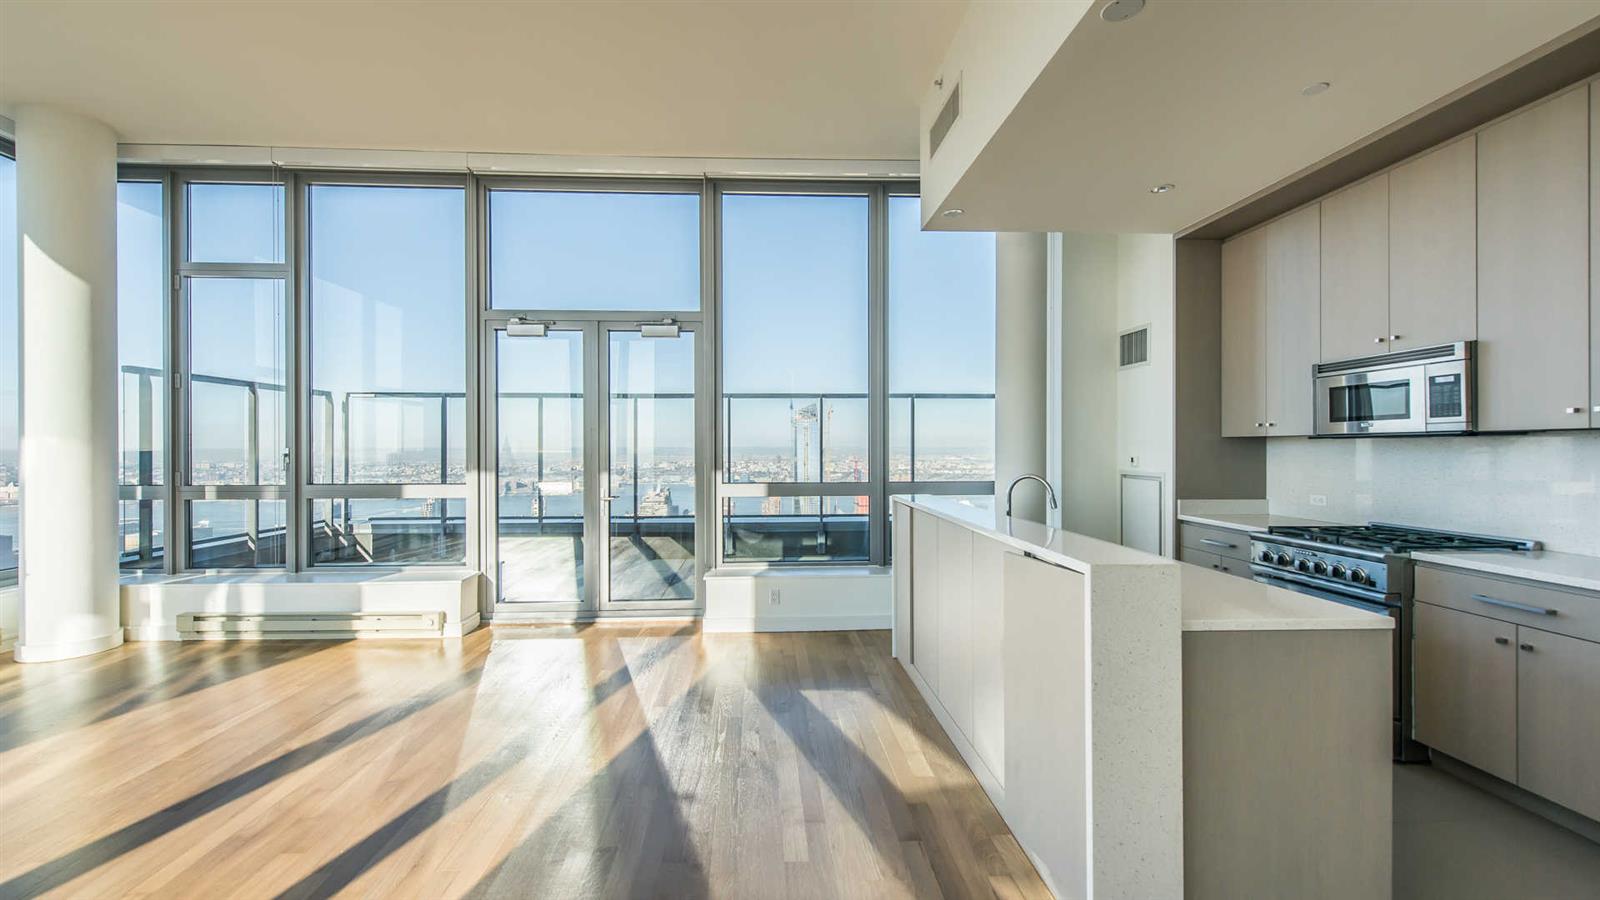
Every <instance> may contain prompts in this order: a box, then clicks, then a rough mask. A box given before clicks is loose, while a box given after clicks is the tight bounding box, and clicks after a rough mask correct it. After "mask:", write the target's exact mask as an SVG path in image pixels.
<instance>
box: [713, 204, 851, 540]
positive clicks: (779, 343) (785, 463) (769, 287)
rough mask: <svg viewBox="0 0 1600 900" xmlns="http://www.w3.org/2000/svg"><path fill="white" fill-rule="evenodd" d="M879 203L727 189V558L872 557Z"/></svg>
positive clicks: (724, 290) (724, 495)
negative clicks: (874, 228)
mask: <svg viewBox="0 0 1600 900" xmlns="http://www.w3.org/2000/svg"><path fill="white" fill-rule="evenodd" d="M871 207H872V201H871V197H870V195H869V194H868V193H866V192H865V191H857V190H848V189H846V190H841V191H839V192H837V193H788V192H767V191H763V192H756V191H751V192H733V191H729V192H724V193H722V194H721V209H720V222H721V263H722V271H721V317H722V318H721V321H722V328H721V335H722V369H721V383H722V449H723V467H724V470H723V481H724V485H723V488H722V498H723V499H722V503H723V509H722V515H723V524H722V555H723V559H724V560H728V561H752V562H754V561H762V562H797V561H823V560H865V559H867V558H868V557H869V553H870V550H869V537H868V535H869V527H868V523H869V509H870V505H869V504H870V502H871V501H870V499H869V497H870V492H869V489H868V481H869V475H870V473H871V462H870V453H869V445H870V441H871V429H870V428H869V427H868V422H869V409H870V404H869V397H870V360H869V358H870V346H871V344H870V337H869V319H870V305H871V304H870V294H871V283H872V277H871V267H870V265H869V251H870V242H871V240H870V236H871V222H872V216H871V211H872V210H871Z"/></svg>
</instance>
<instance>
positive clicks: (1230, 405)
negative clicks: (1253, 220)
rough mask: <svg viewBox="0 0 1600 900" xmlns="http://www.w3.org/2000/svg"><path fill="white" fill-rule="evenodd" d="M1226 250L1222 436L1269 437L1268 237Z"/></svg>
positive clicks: (1238, 241) (1239, 241) (1248, 237)
mask: <svg viewBox="0 0 1600 900" xmlns="http://www.w3.org/2000/svg"><path fill="white" fill-rule="evenodd" d="M1265 231H1266V230H1265V229H1260V228H1258V229H1256V230H1255V231H1252V232H1249V233H1248V234H1242V235H1239V236H1238V237H1236V238H1234V239H1232V240H1230V241H1228V242H1226V243H1224V244H1223V245H1222V435H1223V437H1252V436H1260V435H1265V434H1266V433H1267V392H1266V389H1267V386H1266V381H1265V378H1264V377H1263V376H1264V374H1265V371H1266V357H1265V352H1266V351H1265V347H1266V326H1267V318H1266V307H1267V285H1266V233H1265Z"/></svg>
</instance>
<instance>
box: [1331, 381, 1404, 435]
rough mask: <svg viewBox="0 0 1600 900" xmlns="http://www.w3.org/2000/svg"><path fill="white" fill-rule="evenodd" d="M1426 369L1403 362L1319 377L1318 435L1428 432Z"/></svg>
mask: <svg viewBox="0 0 1600 900" xmlns="http://www.w3.org/2000/svg"><path fill="white" fill-rule="evenodd" d="M1425 375H1426V370H1425V369H1424V367H1422V366H1399V367H1396V368H1393V369H1376V370H1368V371H1364V372H1343V373H1339V374H1336V375H1323V376H1320V377H1318V378H1317V381H1316V385H1317V395H1316V401H1317V423H1316V433H1317V434H1348V435H1362V434H1420V433H1424V432H1426V431H1427V430H1428V403H1427V385H1426V379H1425Z"/></svg>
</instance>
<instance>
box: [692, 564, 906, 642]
mask: <svg viewBox="0 0 1600 900" xmlns="http://www.w3.org/2000/svg"><path fill="white" fill-rule="evenodd" d="M892 613H893V580H892V577H891V575H890V569H889V568H888V567H886V566H865V565H863V566H724V567H722V568H720V569H714V570H712V571H710V572H707V573H706V612H705V619H704V621H703V622H702V628H703V630H705V631H708V632H719V631H720V632H751V631H861V630H871V629H887V628H889V627H890V626H891V624H892V621H891V616H892Z"/></svg>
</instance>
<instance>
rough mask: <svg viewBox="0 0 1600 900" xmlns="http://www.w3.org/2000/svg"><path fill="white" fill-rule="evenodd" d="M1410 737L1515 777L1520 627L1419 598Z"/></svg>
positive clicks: (1414, 626)
mask: <svg viewBox="0 0 1600 900" xmlns="http://www.w3.org/2000/svg"><path fill="white" fill-rule="evenodd" d="M1412 623H1413V624H1412V633H1413V637H1412V659H1411V667H1412V672H1413V679H1414V681H1413V689H1412V702H1413V706H1414V708H1415V710H1416V715H1415V720H1414V721H1413V724H1412V736H1413V737H1415V738H1416V739H1417V740H1419V741H1421V742H1422V743H1424V744H1427V745H1428V746H1429V747H1432V748H1433V749H1435V750H1438V751H1440V752H1442V753H1446V754H1448V755H1450V756H1453V757H1455V758H1456V759H1459V760H1461V761H1462V762H1465V763H1468V764H1470V765H1474V766H1477V767H1478V768H1480V769H1482V770H1484V771H1485V772H1488V773H1489V774H1491V775H1495V776H1497V777H1500V778H1504V779H1505V780H1507V781H1516V780H1517V646H1516V644H1517V626H1515V625H1511V624H1508V623H1505V622H1498V621H1496V620H1494V619H1486V618H1484V617H1483V616H1474V615H1471V614H1469V613H1464V612H1459V611H1457V610H1453V609H1446V608H1445V607H1442V606H1434V605H1433V604H1431V603H1417V604H1416V605H1415V615H1414V617H1413V619H1412Z"/></svg>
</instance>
